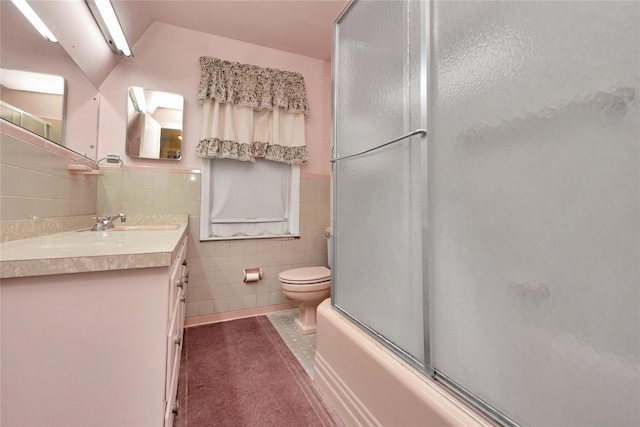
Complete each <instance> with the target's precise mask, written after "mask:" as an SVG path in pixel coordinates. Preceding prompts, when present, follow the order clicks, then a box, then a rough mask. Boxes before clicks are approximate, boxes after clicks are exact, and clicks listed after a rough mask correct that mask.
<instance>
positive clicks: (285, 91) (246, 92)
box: [198, 56, 309, 114]
mask: <svg viewBox="0 0 640 427" xmlns="http://www.w3.org/2000/svg"><path fill="white" fill-rule="evenodd" d="M200 67H201V69H202V75H201V78H200V88H199V90H198V101H200V102H201V103H202V102H204V101H205V100H211V99H216V100H217V101H219V102H222V103H226V102H229V103H232V104H234V105H236V106H242V107H251V108H253V109H254V110H262V109H268V110H270V109H273V108H274V107H280V108H282V109H283V110H284V111H285V112H287V113H304V114H309V102H308V101H307V94H306V91H305V85H304V77H302V74H300V73H294V72H291V71H282V70H276V69H274V68H264V67H259V66H257V65H250V64H240V63H239V62H230V61H224V60H222V59H218V58H212V57H209V56H202V57H200Z"/></svg>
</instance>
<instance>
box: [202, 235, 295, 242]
mask: <svg viewBox="0 0 640 427" xmlns="http://www.w3.org/2000/svg"><path fill="white" fill-rule="evenodd" d="M299 238H300V235H299V234H282V235H280V236H271V235H269V236H229V237H204V238H203V237H201V238H200V241H201V242H215V241H221V240H255V239H280V240H292V239H299Z"/></svg>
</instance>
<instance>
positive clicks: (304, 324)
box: [278, 267, 331, 335]
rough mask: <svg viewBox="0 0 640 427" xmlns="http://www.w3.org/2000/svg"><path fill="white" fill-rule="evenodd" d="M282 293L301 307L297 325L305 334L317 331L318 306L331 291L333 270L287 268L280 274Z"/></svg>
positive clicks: (322, 268)
mask: <svg viewBox="0 0 640 427" xmlns="http://www.w3.org/2000/svg"><path fill="white" fill-rule="evenodd" d="M278 278H279V279H280V284H281V285H282V293H283V294H284V296H285V297H287V299H289V300H290V301H291V302H292V303H293V305H294V306H296V307H298V308H299V309H300V313H299V314H298V318H297V319H296V320H295V325H296V327H297V328H298V330H299V331H300V332H301V333H303V334H305V335H306V334H312V333H315V332H316V308H317V307H318V304H320V303H321V302H322V301H324V300H325V299H326V298H328V297H329V295H330V293H331V270H329V269H328V268H327V267H304V268H295V269H293V270H286V271H283V272H282V273H280V275H279V276H278Z"/></svg>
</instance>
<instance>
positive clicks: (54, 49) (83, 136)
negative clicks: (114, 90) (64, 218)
mask: <svg viewBox="0 0 640 427" xmlns="http://www.w3.org/2000/svg"><path fill="white" fill-rule="evenodd" d="M0 38H1V39H2V46H1V50H0V63H1V64H2V71H1V72H2V75H1V77H0V79H1V81H2V85H1V86H0V101H1V105H2V119H4V120H7V121H11V122H12V123H14V124H15V122H17V121H19V120H18V116H20V115H22V123H23V124H22V125H19V124H18V126H21V127H24V128H25V129H27V130H29V131H30V132H33V133H36V134H38V135H40V136H42V137H43V138H47V139H48V140H51V141H53V142H55V143H57V144H59V145H62V146H64V147H66V148H67V149H70V150H72V151H74V152H76V153H78V154H81V155H83V156H85V157H87V158H89V159H91V160H97V141H98V107H99V93H98V89H97V88H96V87H95V86H94V85H93V84H92V83H91V81H90V80H89V79H88V78H87V76H86V75H85V74H84V73H83V72H82V70H81V69H80V68H79V67H78V65H77V64H76V63H75V62H74V61H73V59H71V57H70V56H69V55H68V54H67V52H66V51H65V50H64V49H63V48H62V46H60V45H59V44H58V43H51V42H49V41H47V40H45V39H44V38H43V37H42V36H41V35H40V34H39V33H38V32H37V31H36V30H35V29H34V28H33V27H32V26H31V24H29V23H28V21H27V20H26V19H25V18H24V16H23V15H22V14H21V13H20V11H19V10H18V9H17V8H16V7H15V6H14V5H13V3H12V2H10V1H0ZM11 72H28V74H22V76H23V77H25V76H29V77H30V78H29V79H26V80H24V81H23V82H22V83H20V84H17V83H10V80H9V76H10V77H11V80H13V79H14V76H11ZM7 73H8V74H7ZM16 74H20V73H16ZM43 75H47V76H52V75H53V76H56V77H57V78H58V79H62V87H63V89H64V94H63V95H61V96H60V95H55V96H54V95H51V94H50V93H49V94H45V93H42V92H43V91H42V90H39V89H37V88H35V87H34V86H32V84H33V82H34V81H35V80H33V77H36V76H37V79H36V80H40V79H42V77H43ZM5 78H7V80H5ZM25 82H26V83H25ZM58 82H60V80H58ZM50 85H51V83H49V84H47V86H49V87H50ZM56 85H58V86H59V85H60V83H56ZM38 92H40V93H41V94H38ZM58 92H59V90H58ZM56 97H57V99H58V100H57V101H53V99H54V98H56ZM52 102H53V103H55V106H54V105H53V104H52ZM17 110H20V111H17ZM54 110H55V112H54ZM45 128H49V129H48V130H45ZM47 135H48V136H47Z"/></svg>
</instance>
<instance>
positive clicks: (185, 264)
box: [182, 259, 187, 267]
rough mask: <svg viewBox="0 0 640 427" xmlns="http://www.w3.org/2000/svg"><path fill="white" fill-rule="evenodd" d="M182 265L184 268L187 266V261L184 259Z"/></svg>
mask: <svg viewBox="0 0 640 427" xmlns="http://www.w3.org/2000/svg"><path fill="white" fill-rule="evenodd" d="M182 265H184V266H185V267H186V266H187V260H186V259H185V260H184V261H182Z"/></svg>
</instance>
